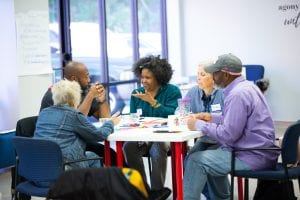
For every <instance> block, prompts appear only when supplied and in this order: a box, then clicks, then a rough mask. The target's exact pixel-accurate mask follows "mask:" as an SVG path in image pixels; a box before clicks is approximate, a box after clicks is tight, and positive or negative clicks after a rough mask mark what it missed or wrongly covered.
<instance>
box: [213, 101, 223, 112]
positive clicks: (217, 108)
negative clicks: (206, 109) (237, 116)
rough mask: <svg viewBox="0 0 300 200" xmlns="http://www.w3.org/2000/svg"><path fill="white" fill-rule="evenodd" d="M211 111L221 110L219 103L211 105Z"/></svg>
mask: <svg viewBox="0 0 300 200" xmlns="http://www.w3.org/2000/svg"><path fill="white" fill-rule="evenodd" d="M211 111H212V112H216V111H221V105H220V104H219V103H218V104H213V105H211Z"/></svg>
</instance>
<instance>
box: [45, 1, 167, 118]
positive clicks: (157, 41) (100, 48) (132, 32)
mask: <svg viewBox="0 0 300 200" xmlns="http://www.w3.org/2000/svg"><path fill="white" fill-rule="evenodd" d="M67 3H70V4H67ZM164 5H165V1H161V0H139V1H137V0H109V1H105V0H74V1H66V2H65V1H62V0H49V10H50V24H49V31H50V39H51V54H52V65H53V70H54V71H55V76H54V77H55V79H54V81H57V80H59V79H61V77H62V73H61V72H62V70H61V69H62V68H61V66H62V64H61V63H63V61H62V60H60V58H62V57H64V58H68V56H69V55H71V56H70V58H71V59H72V60H76V61H80V62H83V63H84V64H85V65H86V66H87V67H88V69H89V72H90V76H91V80H92V81H91V82H97V81H98V82H101V83H102V84H104V85H105V86H107V91H108V94H109V98H110V106H111V110H112V112H116V111H122V113H128V112H129V101H130V94H131V91H132V90H133V89H134V88H136V87H137V85H138V84H139V81H138V80H136V79H135V77H134V75H133V73H132V70H131V69H132V64H133V63H134V61H136V60H137V59H138V58H139V57H142V56H146V55H149V54H154V55H158V54H159V55H161V54H162V50H163V49H166V46H162V42H161V41H162V37H163V38H166V36H165V35H163V34H162V31H161V30H165V28H164V27H163V28H162V26H165V19H163V18H162V17H161V16H163V15H161V13H162V12H165V11H164V9H163V8H164ZM58 13H60V16H61V17H60V18H58V17H57V16H59V14H58ZM59 22H60V23H59ZM162 22H163V23H162ZM59 27H61V30H64V32H62V33H61V34H60V33H59ZM69 30H70V31H69ZM60 38H61V41H62V42H61V43H60V42H59V41H60ZM68 40H69V41H68ZM164 52H166V50H164ZM162 57H166V55H162Z"/></svg>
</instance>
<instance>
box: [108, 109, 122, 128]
mask: <svg viewBox="0 0 300 200" xmlns="http://www.w3.org/2000/svg"><path fill="white" fill-rule="evenodd" d="M110 119H111V120H112V121H113V123H114V125H117V124H118V123H119V122H120V121H121V115H120V112H116V113H115V114H113V115H112V116H111V118H110Z"/></svg>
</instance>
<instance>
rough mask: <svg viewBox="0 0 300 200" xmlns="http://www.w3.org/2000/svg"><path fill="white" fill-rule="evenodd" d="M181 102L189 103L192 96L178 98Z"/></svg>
mask: <svg viewBox="0 0 300 200" xmlns="http://www.w3.org/2000/svg"><path fill="white" fill-rule="evenodd" d="M179 102H184V103H189V102H191V98H188V97H186V98H182V99H178V103H179Z"/></svg>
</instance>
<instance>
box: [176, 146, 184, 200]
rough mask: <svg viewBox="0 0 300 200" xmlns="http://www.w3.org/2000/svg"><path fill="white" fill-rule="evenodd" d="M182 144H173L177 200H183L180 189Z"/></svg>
mask: <svg viewBox="0 0 300 200" xmlns="http://www.w3.org/2000/svg"><path fill="white" fill-rule="evenodd" d="M181 145H182V143H181V142H175V162H176V164H175V168H176V178H177V181H176V186H177V200H183V188H182V181H183V177H182V158H181V156H182V146H181Z"/></svg>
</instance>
